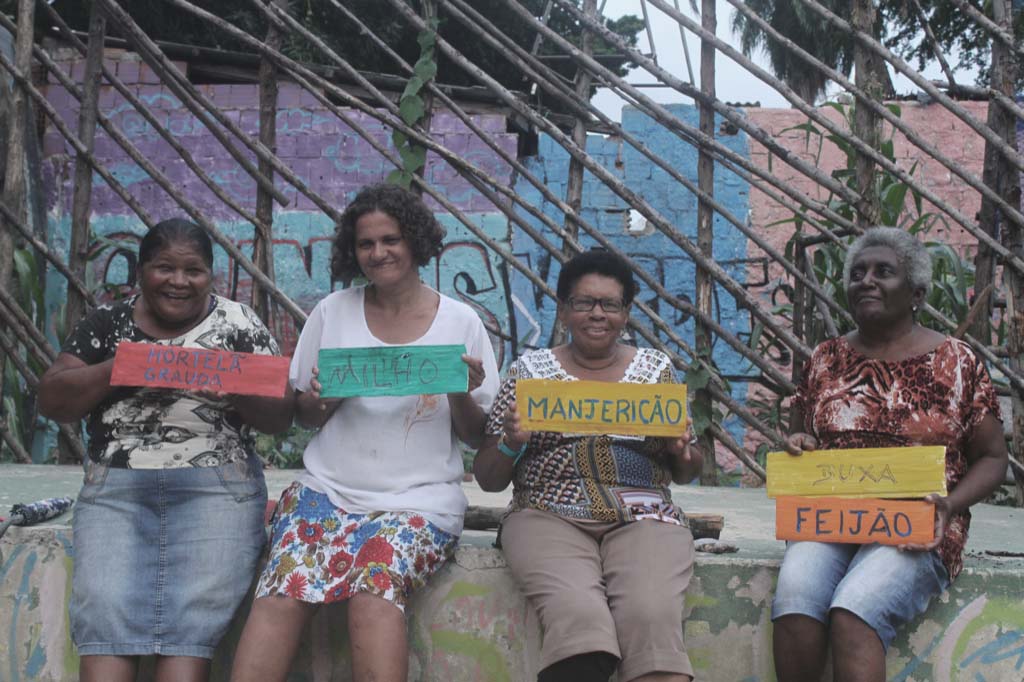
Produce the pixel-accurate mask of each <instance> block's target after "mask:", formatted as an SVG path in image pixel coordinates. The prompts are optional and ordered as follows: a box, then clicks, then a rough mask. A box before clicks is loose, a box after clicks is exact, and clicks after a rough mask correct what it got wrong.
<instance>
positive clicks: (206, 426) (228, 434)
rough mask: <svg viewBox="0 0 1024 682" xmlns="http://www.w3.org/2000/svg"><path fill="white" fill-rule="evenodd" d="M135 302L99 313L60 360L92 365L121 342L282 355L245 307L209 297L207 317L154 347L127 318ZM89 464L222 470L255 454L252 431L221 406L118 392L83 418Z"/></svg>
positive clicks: (155, 393) (194, 398) (167, 393)
mask: <svg viewBox="0 0 1024 682" xmlns="http://www.w3.org/2000/svg"><path fill="white" fill-rule="evenodd" d="M137 298H138V296H133V297H131V298H129V299H127V300H125V301H122V302H120V303H116V304H114V305H111V306H102V307H100V308H97V309H96V310H94V311H93V312H92V314H90V315H89V316H88V317H86V318H84V319H83V320H82V321H81V322H79V323H78V324H77V325H76V326H75V329H74V331H73V332H72V333H71V335H70V336H69V337H68V339H67V341H65V342H64V347H63V348H62V349H61V351H62V352H64V353H69V354H70V355H73V356H75V357H76V358H79V359H80V360H82V361H83V362H85V363H86V364H90V365H95V364H97V363H100V362H103V361H104V360H107V359H109V358H111V357H113V355H114V352H115V351H116V350H117V344H118V343H120V342H121V341H135V342H140V343H158V344H163V345H169V346H182V347H189V348H209V349H212V350H228V351H235V352H238V353H258V354H261V355H280V354H281V349H280V347H279V346H278V345H277V342H276V341H275V340H274V338H273V337H272V336H271V335H270V332H269V331H268V330H267V328H266V327H265V326H264V324H263V322H262V321H261V320H260V318H259V317H257V315H256V313H255V312H253V310H252V309H251V308H249V307H248V306H246V305H244V304H241V303H237V302H235V301H231V300H229V299H226V298H221V297H220V296H213V297H212V304H211V309H210V312H209V314H208V315H207V316H206V318H205V319H204V320H203V321H202V322H200V323H199V324H198V325H196V326H195V327H193V328H192V329H190V330H189V331H187V332H185V333H184V334H182V335H181V336H178V337H175V338H173V339H160V340H158V339H153V338H152V337H150V336H148V335H147V334H146V333H145V332H143V331H142V330H141V329H140V328H139V326H138V325H137V324H135V320H134V319H133V317H132V309H133V308H134V306H135V301H136V300H137ZM88 434H89V459H91V460H93V461H94V462H101V463H105V464H109V465H110V466H112V467H119V468H129V469H162V468H171V467H187V466H197V467H207V466H219V465H221V464H227V463H229V462H235V461H239V460H244V459H246V458H247V457H248V455H249V453H250V452H252V446H253V444H252V438H251V436H250V433H249V427H248V426H247V425H245V424H244V423H243V422H242V419H241V417H240V416H239V414H238V413H237V412H234V411H232V410H230V409H228V403H227V401H225V400H210V399H207V398H205V397H203V396H200V395H198V394H195V393H191V392H187V391H176V390H172V389H166V388H137V387H133V386H119V387H117V388H116V389H114V391H112V392H111V393H110V395H108V396H107V398H106V399H104V400H103V402H102V403H100V404H99V405H98V406H97V407H96V409H94V410H93V411H92V412H91V413H90V415H89V418H88Z"/></svg>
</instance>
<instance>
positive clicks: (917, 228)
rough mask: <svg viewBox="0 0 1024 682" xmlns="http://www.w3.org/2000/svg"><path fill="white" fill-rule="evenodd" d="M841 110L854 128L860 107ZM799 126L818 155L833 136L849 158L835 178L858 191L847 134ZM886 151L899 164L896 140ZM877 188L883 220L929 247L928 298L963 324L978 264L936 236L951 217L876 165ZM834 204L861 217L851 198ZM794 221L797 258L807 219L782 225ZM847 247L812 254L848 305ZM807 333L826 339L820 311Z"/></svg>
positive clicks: (845, 326) (825, 282) (827, 287)
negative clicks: (927, 206)
mask: <svg viewBox="0 0 1024 682" xmlns="http://www.w3.org/2000/svg"><path fill="white" fill-rule="evenodd" d="M827 106H831V107H833V108H835V109H836V110H837V111H839V112H840V113H841V114H842V115H843V118H844V120H845V121H846V125H847V127H851V124H852V121H853V115H854V107H852V106H845V105H841V104H836V103H828V105H827ZM889 109H890V110H891V111H892V112H893V113H894V114H895V115H897V116H899V115H900V113H901V112H900V108H899V107H898V106H896V105H889ZM795 128H797V129H800V130H803V131H805V132H806V133H807V144H808V148H811V145H812V144H814V143H815V141H817V148H818V154H820V150H821V140H822V139H824V140H828V141H830V142H832V143H833V144H835V145H836V146H837V147H838V148H839V149H840V150H841V151H842V152H843V154H844V155H845V156H846V164H845V165H844V166H843V167H842V168H839V169H837V170H835V171H833V172H832V177H833V178H835V179H836V180H838V181H840V182H842V183H844V184H845V185H846V186H847V187H850V188H851V189H854V190H856V189H857V187H856V175H855V165H856V162H857V152H856V150H855V149H854V148H853V146H852V145H851V144H850V143H848V142H847V141H846V140H844V139H843V138H841V137H838V136H836V135H832V134H827V135H826V134H824V133H822V131H820V130H818V129H817V128H816V127H815V126H814V125H813V124H810V123H806V124H802V125H800V126H795ZM879 151H880V152H881V154H882V155H883V156H884V157H885V158H887V159H889V160H890V161H893V162H895V154H894V148H893V141H892V138H891V137H889V138H886V139H884V140H882V141H881V144H880V145H879ZM916 168H917V165H916V164H914V165H913V166H911V167H910V169H909V171H908V174H910V175H913V173H914V171H915V170H916ZM874 191H875V192H876V193H877V195H878V197H879V202H880V208H881V219H880V220H879V223H880V224H882V225H888V226H891V227H899V228H901V229H904V230H907V231H908V232H911V233H913V234H915V235H917V236H918V238H919V239H921V240H922V241H923V242H924V243H925V245H926V247H927V248H928V250H929V252H930V254H931V256H932V263H933V268H934V270H933V276H932V290H931V292H930V293H929V296H928V303H929V304H931V305H932V306H933V307H934V308H935V309H936V310H938V311H940V312H941V313H942V314H944V315H945V316H946V317H949V318H951V319H953V320H955V321H957V322H959V321H962V320H963V319H964V318H965V317H966V315H967V312H968V310H969V309H970V300H969V292H970V291H971V289H972V288H973V287H974V266H973V264H972V263H971V262H969V261H965V260H963V259H961V258H960V255H959V254H958V253H957V252H956V251H955V250H954V249H953V248H952V247H950V246H949V245H948V244H946V243H944V242H941V241H937V240H930V239H929V238H928V236H929V233H930V232H931V230H932V229H933V228H934V227H935V226H936V225H943V226H946V227H948V224H947V223H946V220H945V218H944V217H943V216H942V215H940V214H937V213H932V212H927V211H924V210H923V204H924V200H923V198H922V197H921V195H920V194H919V193H918V192H916V191H915V190H914V189H913V188H911V187H910V186H909V185H908V184H907V183H905V182H903V181H902V180H900V179H899V178H898V177H896V176H895V175H894V174H893V173H891V172H889V171H887V170H883V169H881V168H876V170H875V179H874ZM827 203H828V205H829V207H830V208H831V209H832V210H833V211H835V212H836V213H838V214H839V215H841V216H843V217H844V218H846V219H848V220H850V221H855V220H856V217H857V215H856V210H855V208H854V206H853V205H851V204H849V203H848V202H846V201H845V200H843V199H841V198H838V197H835V196H832V197H830V199H829V200H828V202H827ZM790 222H792V223H794V224H796V226H797V231H796V233H795V234H794V236H793V238H792V239H790V241H789V242H788V243H787V244H786V257H787V258H789V259H791V260H792V259H793V258H794V256H795V250H796V248H797V239H798V238H799V236H800V235H801V232H802V230H801V228H802V221H801V220H800V218H799V217H798V216H794V217H793V218H790V219H787V220H784V221H780V223H790ZM820 222H821V223H822V224H823V225H825V226H826V227H828V228H829V229H831V230H833V231H839V230H840V227H839V226H838V225H836V224H835V223H833V222H832V221H830V220H825V219H822V220H820ZM853 239H854V238H853V237H852V236H851V237H848V238H846V240H845V241H846V243H849V242H852V241H853ZM844 255H845V251H844V250H843V249H841V248H840V247H839V245H837V244H835V243H833V242H826V243H825V244H823V245H821V246H819V247H817V248H815V250H814V251H813V254H811V256H810V257H811V264H812V266H813V270H814V274H815V276H816V278H817V280H818V282H819V284H820V286H821V288H822V289H823V290H824V291H825V292H826V293H827V294H828V295H829V296H830V297H831V298H832V300H834V301H836V302H837V303H838V304H839V305H840V306H842V307H844V308H845V307H846V306H847V301H846V291H845V289H844V287H843V260H844ZM805 319H806V333H805V340H806V341H807V343H808V344H809V345H812V346H813V345H815V344H817V343H818V342H819V341H821V340H822V339H823V338H824V337H825V334H826V332H825V326H824V323H823V321H822V320H821V319H820V317H819V316H818V314H817V310H814V311H810V310H808V311H806V318H805ZM918 320H919V322H921V324H924V325H926V326H930V327H933V328H935V329H938V330H942V329H943V328H942V327H941V326H940V325H939V324H938V322H937V321H936V320H935V319H933V318H932V317H931V316H930V315H929V314H928V313H925V312H922V313H921V314H920V315H919V317H918ZM833 322H834V323H835V325H836V327H837V328H838V330H839V332H840V333H846V332H848V331H850V330H851V325H850V323H848V322H846V321H844V320H842V319H840V318H839V317H838V316H837V315H834V314H833Z"/></svg>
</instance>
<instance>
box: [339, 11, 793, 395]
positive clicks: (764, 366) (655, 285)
mask: <svg viewBox="0 0 1024 682" xmlns="http://www.w3.org/2000/svg"><path fill="white" fill-rule="evenodd" d="M332 4H334V6H335V7H336V8H337V9H339V10H340V11H341V12H342V13H343V14H344V15H345V16H346V18H348V19H349V20H350V21H352V22H353V23H355V24H356V25H357V26H358V27H359V29H360V31H361V32H362V33H363V34H365V35H368V36H370V37H371V38H372V39H373V40H374V43H375V44H376V45H377V47H378V48H380V49H381V50H382V51H384V52H385V53H387V54H388V55H389V56H390V57H391V58H392V59H394V60H395V63H397V64H398V65H399V66H401V67H402V69H403V70H405V71H406V72H407V73H411V72H412V67H411V66H410V65H409V64H408V63H407V62H405V61H404V60H403V59H402V58H401V56H400V55H398V54H397V53H395V52H394V50H392V49H390V48H389V47H388V46H387V44H386V43H384V42H383V41H382V40H380V38H379V37H377V36H376V35H375V34H373V33H372V32H371V31H370V30H369V28H368V27H366V26H365V25H364V24H363V23H362V22H361V21H360V20H359V18H358V17H356V16H355V15H354V14H352V13H351V12H350V11H349V10H348V9H347V8H345V7H344V6H343V5H341V4H340V3H337V2H336V0H332ZM434 94H435V95H436V96H437V97H438V98H439V99H440V101H441V102H442V104H444V105H445V106H446V107H448V108H449V109H450V110H451V111H452V112H453V113H454V114H455V115H456V116H457V117H458V118H459V119H460V120H461V121H462V122H463V123H465V125H466V126H467V127H468V128H469V129H470V130H471V131H472V132H473V133H474V134H476V135H477V136H478V137H479V138H480V139H481V140H482V141H483V142H484V143H485V144H486V145H487V146H488V147H490V148H491V149H492V150H493V151H494V152H495V153H496V154H497V155H498V156H499V157H501V159H502V160H503V161H505V162H506V163H508V164H509V165H510V166H511V167H512V168H513V169H514V170H515V172H516V173H518V174H519V176H520V177H522V178H523V179H525V180H527V181H528V182H530V184H532V185H533V186H534V187H535V188H536V189H537V191H539V192H540V193H541V195H542V196H543V197H544V200H545V201H547V202H548V203H550V204H551V205H553V206H554V207H555V208H556V209H558V210H559V211H561V212H562V213H563V214H566V215H571V216H572V217H573V219H574V220H575V221H576V223H577V224H578V225H579V226H580V227H581V228H583V230H584V231H585V232H586V233H587V234H588V235H589V236H590V237H592V238H593V239H594V240H595V241H596V242H597V243H598V244H600V245H601V246H602V247H604V248H605V249H608V250H609V251H611V252H612V253H615V254H617V255H619V256H621V257H623V258H624V259H625V260H626V262H627V263H628V264H629V265H630V268H631V269H633V270H634V271H635V272H636V274H637V276H638V277H639V278H640V279H641V281H643V282H644V283H645V284H647V286H649V287H650V288H651V289H652V291H654V293H655V294H657V295H658V296H659V297H660V298H661V299H662V300H664V301H665V302H666V303H668V304H669V305H670V306H672V307H673V308H675V309H677V310H679V311H680V312H683V313H685V314H688V315H698V316H699V315H700V311H698V310H697V309H696V307H695V306H694V305H693V304H692V303H690V302H688V301H685V300H683V299H680V298H678V297H676V296H675V295H673V294H672V293H671V292H669V291H667V290H666V289H665V288H664V287H663V286H662V285H661V283H660V282H659V281H658V280H657V279H656V278H654V277H652V276H651V275H650V274H649V273H648V272H647V271H646V270H645V269H644V268H643V267H641V266H640V264H639V263H636V262H635V261H634V260H633V259H632V258H631V257H630V256H629V255H628V254H626V253H623V252H622V251H620V250H619V249H618V248H617V247H616V246H615V245H614V244H613V243H612V242H611V240H609V239H608V238H607V236H605V235H604V234H603V233H602V232H601V231H600V230H598V229H597V228H596V227H594V226H593V225H591V224H590V223H589V222H587V221H586V220H585V219H584V218H583V217H582V216H581V215H580V214H576V213H574V212H573V209H572V208H571V207H570V206H569V205H568V204H566V203H565V202H564V201H563V200H562V198H560V197H558V196H556V195H555V194H554V193H553V192H551V190H550V189H548V187H547V185H546V184H545V183H544V182H543V181H542V180H540V179H539V178H537V176H535V175H534V174H533V173H531V172H530V170H529V169H528V168H526V167H525V166H523V165H522V164H521V163H520V162H519V161H518V159H516V157H515V155H512V154H509V153H508V152H506V151H505V150H504V149H502V148H501V146H500V145H498V144H497V143H495V142H494V140H493V139H492V138H491V136H490V135H488V134H487V133H486V131H484V130H482V129H480V127H479V126H477V125H476V123H475V122H474V121H473V119H472V118H471V117H470V116H468V115H467V114H466V112H465V111H463V110H462V109H461V108H460V107H459V106H458V104H457V103H456V102H454V101H453V100H452V99H451V98H450V97H448V96H447V95H446V94H445V93H444V92H443V91H441V90H440V89H435V90H434ZM445 159H446V160H449V159H448V157H445ZM449 162H452V161H451V160H449ZM453 165H454V164H453ZM457 170H459V172H460V173H461V172H463V171H462V170H461V169H458V168H457ZM495 189H496V190H497V191H499V192H501V193H502V194H504V195H505V196H506V197H507V198H508V200H509V201H511V202H514V203H516V204H518V205H519V206H521V207H522V208H523V210H525V211H526V212H528V213H529V214H530V215H532V216H533V217H534V218H536V219H537V220H539V221H540V222H542V223H543V224H544V225H545V226H546V227H547V228H548V229H550V230H551V231H552V232H554V233H555V235H557V236H558V237H560V238H561V239H563V240H567V239H569V235H568V233H566V232H565V231H564V229H563V228H562V227H560V226H559V225H557V224H556V223H555V222H554V221H553V220H552V219H551V218H550V217H549V216H547V215H546V214H545V213H544V212H543V211H541V210H539V209H538V208H537V207H536V206H534V205H533V204H532V203H530V202H527V201H525V200H524V199H523V198H522V197H521V196H520V195H519V193H517V192H515V191H513V190H512V189H511V188H507V187H504V186H503V185H501V184H500V183H498V184H496V185H495ZM498 207H499V209H501V210H503V211H504V208H503V207H502V206H500V205H499V206H498ZM512 215H514V214H512ZM513 219H514V218H513ZM535 241H537V242H538V243H540V244H542V245H543V243H544V242H543V238H542V237H537V238H535ZM545 248H546V247H545ZM638 306H640V310H641V312H643V313H644V314H645V315H648V311H647V310H646V309H645V308H646V306H642V304H639V303H638ZM652 314H653V311H652ZM648 316H650V315H648ZM655 317H657V316H655ZM655 317H652V320H653V321H654V323H655V325H656V326H658V325H659V322H658V321H657V320H655ZM658 319H659V320H660V318H658ZM705 324H707V325H708V326H709V327H710V328H711V330H712V331H713V332H714V333H716V334H718V335H719V336H720V337H721V338H722V339H723V340H725V342H726V343H728V344H729V345H730V346H731V347H733V348H734V349H735V350H736V351H737V352H738V353H740V354H741V355H743V356H744V357H745V358H747V359H748V360H750V361H751V362H752V363H753V364H754V365H755V366H757V367H758V368H759V369H761V370H762V371H763V372H764V373H765V374H766V375H768V376H769V377H770V378H771V380H772V381H773V382H775V384H776V386H778V387H780V389H781V390H783V391H786V392H791V391H792V388H793V387H792V386H791V385H790V384H789V383H788V379H786V378H785V376H783V375H782V374H781V373H780V372H778V370H777V369H776V368H775V367H774V366H773V365H772V364H771V363H770V362H766V361H765V359H764V358H763V357H761V356H759V355H757V354H756V353H754V352H753V351H751V349H750V348H749V347H748V346H747V345H746V344H744V343H742V342H740V341H739V340H738V339H736V338H735V337H734V336H733V335H732V334H729V333H728V331H726V330H725V329H723V328H721V327H720V326H719V325H717V324H716V323H715V322H714V320H713V318H708V319H707V320H706V321H705ZM666 327H667V325H666ZM669 329H670V327H669ZM670 338H671V336H670ZM672 340H673V342H674V343H678V344H679V345H680V347H681V348H683V349H684V352H686V353H687V354H689V355H690V356H691V358H694V361H698V360H697V359H696V357H695V353H693V352H692V349H690V348H689V347H688V346H686V345H685V343H683V342H682V340H681V339H680V340H676V339H672ZM708 369H709V370H710V367H709V368H708Z"/></svg>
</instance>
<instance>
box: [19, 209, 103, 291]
mask: <svg viewBox="0 0 1024 682" xmlns="http://www.w3.org/2000/svg"><path fill="white" fill-rule="evenodd" d="M0 216H2V217H3V218H4V220H6V221H7V224H8V225H10V226H11V227H13V228H14V229H15V230H16V231H17V232H18V234H20V235H21V237H22V239H24V240H25V241H27V242H28V243H29V244H31V245H32V246H33V247H34V248H35V250H36V251H38V252H39V253H40V254H42V256H43V258H45V259H46V260H47V261H48V262H49V263H50V265H52V266H53V267H54V268H56V269H57V271H58V272H59V273H60V274H62V275H63V276H64V279H66V280H67V282H68V286H69V287H73V288H74V289H75V291H77V292H78V294H79V295H81V296H82V297H83V298H85V300H86V301H87V302H88V303H89V305H91V306H94V305H96V298H95V297H94V296H93V295H92V292H91V291H89V289H88V288H87V287H86V286H85V283H84V282H82V280H80V279H78V277H76V276H75V273H73V272H71V270H70V269H69V268H68V266H67V265H65V263H64V261H62V260H61V259H60V256H59V255H57V254H56V253H54V252H53V250H52V249H50V247H48V246H47V245H46V244H44V243H43V242H42V241H40V240H39V237H37V236H35V235H34V234H32V232H31V230H29V229H28V227H26V226H25V225H23V224H22V223H21V221H19V220H18V218H17V216H16V215H15V213H14V211H13V210H12V209H10V208H8V207H7V206H6V205H5V204H3V203H2V202H0Z"/></svg>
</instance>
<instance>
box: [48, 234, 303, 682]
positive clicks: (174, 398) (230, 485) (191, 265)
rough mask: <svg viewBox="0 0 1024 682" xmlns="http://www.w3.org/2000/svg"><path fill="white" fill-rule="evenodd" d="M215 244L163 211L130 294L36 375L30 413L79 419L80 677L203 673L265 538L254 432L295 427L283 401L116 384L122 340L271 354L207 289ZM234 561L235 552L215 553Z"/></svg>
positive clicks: (237, 309)
mask: <svg viewBox="0 0 1024 682" xmlns="http://www.w3.org/2000/svg"><path fill="white" fill-rule="evenodd" d="M212 268H213V246H212V244H211V243H210V238H209V237H208V236H207V234H206V232H204V231H203V230H202V229H201V228H200V227H199V226H198V225H195V224H193V223H190V222H188V221H186V220H179V219H172V220H166V221H164V222H162V223H160V224H158V225H156V226H155V227H154V228H153V229H151V230H150V231H149V232H147V233H146V235H145V236H144V237H143V238H142V242H141V244H140V245H139V259H138V275H139V285H140V293H139V294H138V295H136V296H132V297H130V298H128V299H126V300H125V301H122V302H120V303H116V304H114V305H112V306H103V307H101V308H98V309H97V310H95V311H93V312H92V313H91V314H90V315H89V316H88V317H86V318H85V319H83V320H82V321H81V322H79V323H78V325H77V326H76V327H75V329H74V331H73V332H72V333H71V335H70V336H69V337H68V339H67V341H66V342H65V343H64V347H63V349H62V350H61V353H60V355H59V356H58V357H57V360H56V361H55V362H54V364H53V366H52V367H50V369H49V370H47V372H46V374H44V375H43V378H42V380H41V381H40V383H39V411H40V412H42V413H43V414H44V415H46V416H48V417H50V418H52V419H55V420H57V421H65V422H76V421H78V420H80V419H82V418H83V417H84V418H87V419H88V432H89V460H90V461H89V464H88V471H87V473H86V476H85V484H84V485H83V486H82V490H81V492H80V493H79V495H78V502H77V503H76V504H75V511H74V521H73V524H72V526H73V530H74V550H75V563H74V571H73V577H72V590H71V603H70V615H71V636H72V638H73V639H74V641H75V644H76V646H77V647H78V653H79V654H80V655H81V657H82V663H81V666H82V667H81V676H82V680H84V681H86V682H89V681H92V680H96V681H102V682H118V681H119V680H125V681H127V680H135V675H136V669H137V667H138V657H139V656H144V655H148V654H156V655H157V663H156V675H157V679H175V680H183V681H190V680H204V679H206V678H207V677H208V674H209V668H210V659H211V658H213V652H214V648H215V647H216V646H217V643H218V642H219V641H220V639H221V637H222V636H223V635H224V633H225V632H226V631H227V628H228V625H229V623H230V622H231V618H232V616H233V615H234V613H235V610H236V609H237V608H238V606H239V604H240V603H241V602H242V599H243V598H244V597H245V593H246V591H247V590H248V589H249V585H250V584H251V583H252V576H253V573H254V572H255V570H256V562H257V561H258V559H259V556H260V552H261V550H262V548H263V545H264V543H265V535H264V531H263V515H264V510H265V507H266V502H267V489H266V485H265V484H264V482H263V471H262V466H261V464H260V461H259V458H258V457H257V456H256V454H255V451H254V449H253V442H252V438H251V436H250V428H251V427H252V426H254V427H256V428H258V429H260V430H261V431H264V432H267V433H274V432H278V431H283V430H284V429H286V428H287V427H288V426H289V424H290V423H291V415H292V397H291V393H290V391H289V394H288V395H287V396H286V397H285V398H282V399H274V398H262V397H253V396H226V395H216V394H213V393H208V392H207V393H196V392H186V391H178V390H170V389H165V388H135V387H125V386H111V384H110V377H111V370H112V368H113V365H114V353H115V351H116V350H117V344H118V343H120V342H121V341H136V342H146V343H154V344H160V345H167V346H179V347H193V348H194V347H199V348H209V349H215V350H229V351H237V352H242V353H262V354H267V355H276V354H278V353H279V352H280V351H279V350H278V346H277V343H276V342H275V341H274V339H273V338H272V337H271V336H270V332H268V331H267V329H266V327H265V326H264V325H263V323H262V322H261V321H260V319H259V318H258V317H257V316H256V314H255V313H253V311H252V310H250V309H249V308H248V307H246V306H245V305H242V304H241V303H235V302H234V301H230V300H228V299H225V298H221V297H220V296H217V295H215V294H214V293H213V291H212V289H213V271H212ZM225 557H230V561H225V559H224V558H225Z"/></svg>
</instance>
